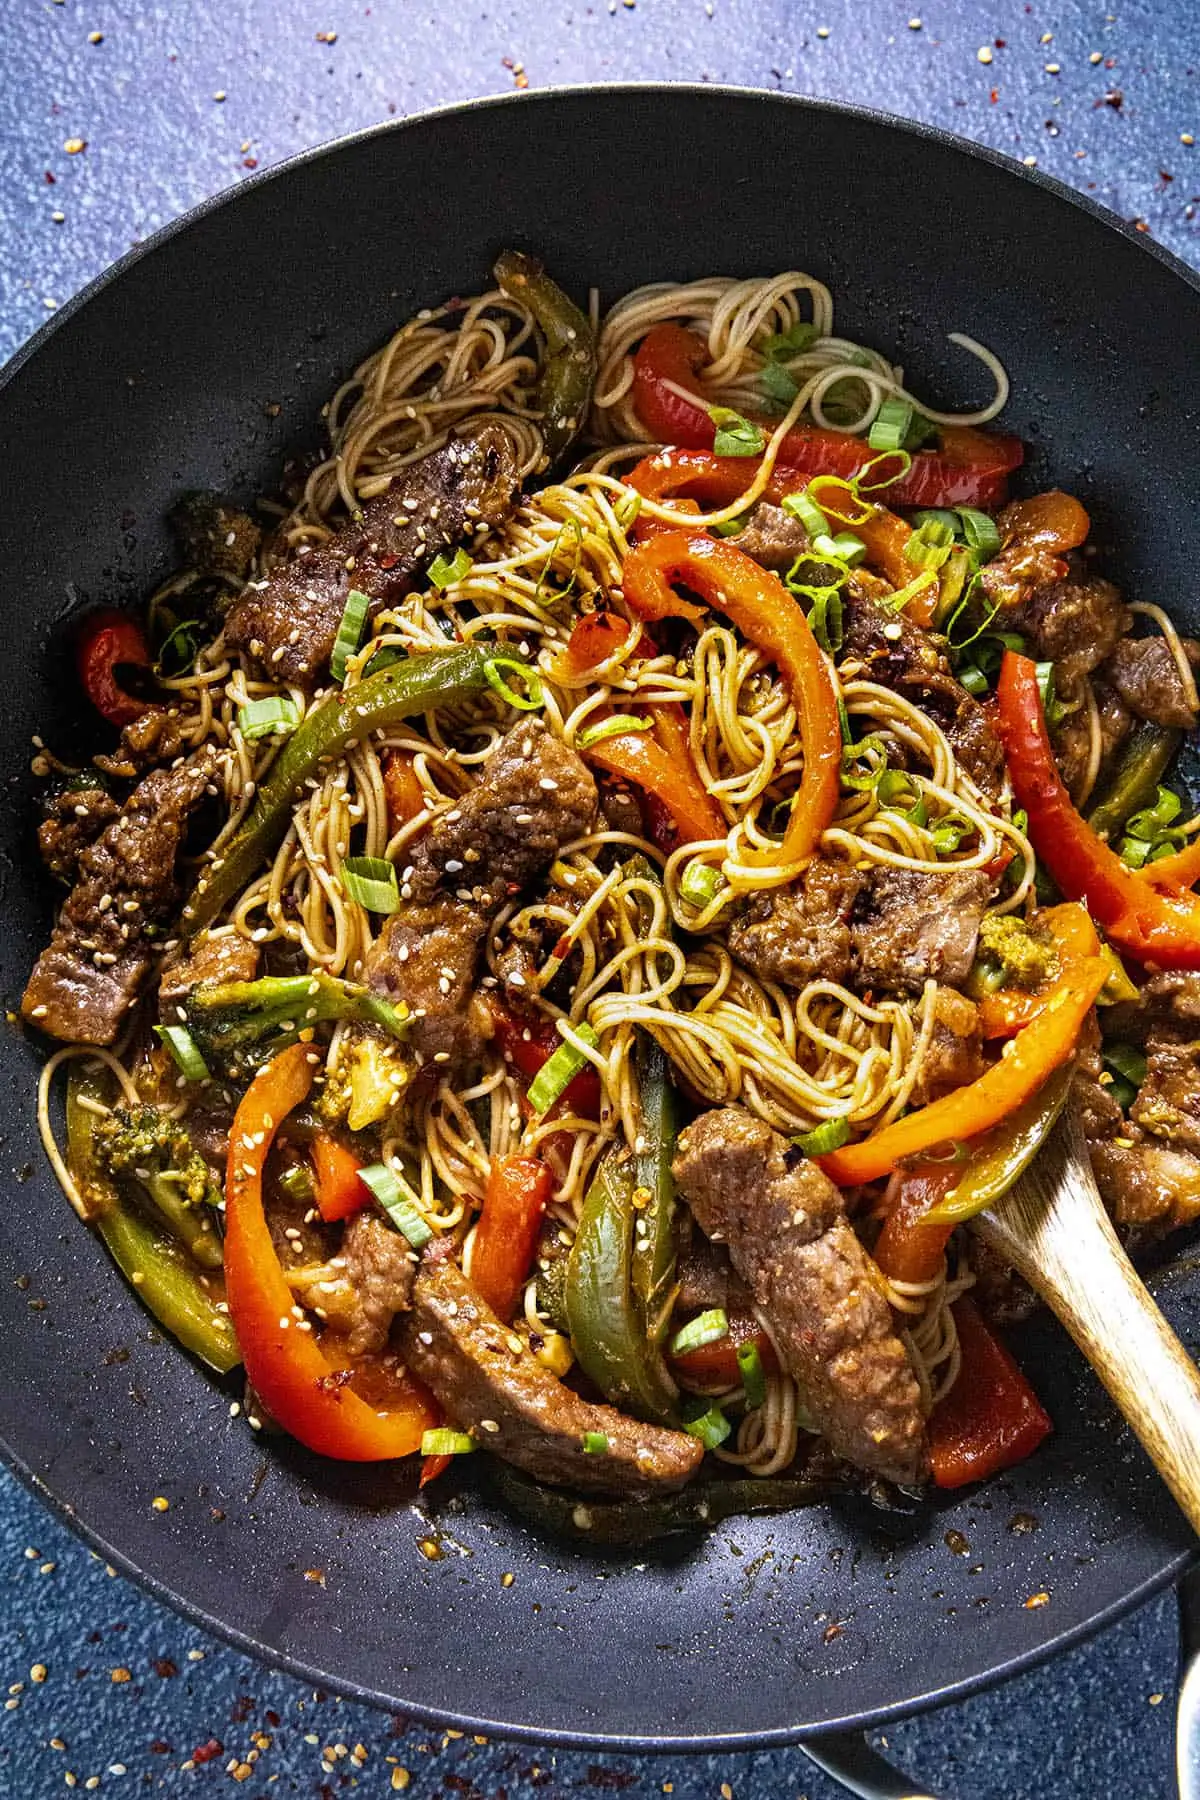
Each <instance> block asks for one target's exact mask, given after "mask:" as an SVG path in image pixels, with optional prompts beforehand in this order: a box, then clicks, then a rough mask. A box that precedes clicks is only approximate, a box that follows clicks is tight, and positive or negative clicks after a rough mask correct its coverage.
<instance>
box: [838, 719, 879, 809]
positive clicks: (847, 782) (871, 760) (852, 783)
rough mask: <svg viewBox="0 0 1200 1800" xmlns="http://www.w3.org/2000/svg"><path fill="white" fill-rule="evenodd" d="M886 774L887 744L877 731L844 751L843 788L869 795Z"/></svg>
mask: <svg viewBox="0 0 1200 1800" xmlns="http://www.w3.org/2000/svg"><path fill="white" fill-rule="evenodd" d="M860 763H861V764H862V765H863V766H862V767H861V768H860V767H858V765H859V764H860ZM886 772H887V743H886V741H885V740H884V739H883V738H882V737H881V736H880V734H879V733H878V732H877V731H872V732H871V733H870V734H869V736H867V737H865V738H863V739H862V741H861V742H860V743H857V744H847V746H846V748H845V749H844V750H843V751H842V786H843V787H847V788H849V789H850V790H851V791H852V792H853V793H858V794H869V793H870V792H871V790H872V788H875V787H878V785H879V781H880V778H881V777H882V776H883V775H884V774H886Z"/></svg>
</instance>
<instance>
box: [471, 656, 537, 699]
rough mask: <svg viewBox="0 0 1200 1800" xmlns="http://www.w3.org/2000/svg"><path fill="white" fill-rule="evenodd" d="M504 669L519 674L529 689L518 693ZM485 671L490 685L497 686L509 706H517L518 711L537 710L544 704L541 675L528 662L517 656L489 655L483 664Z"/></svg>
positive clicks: (501, 696)
mask: <svg viewBox="0 0 1200 1800" xmlns="http://www.w3.org/2000/svg"><path fill="white" fill-rule="evenodd" d="M504 669H511V670H512V671H513V673H514V674H516V675H519V676H520V677H521V679H522V681H523V682H524V683H525V686H526V689H527V690H528V691H527V692H526V693H524V694H518V693H517V691H516V690H515V688H512V687H510V686H509V684H508V682H507V681H505V679H504V676H503V674H502V671H503V670H504ZM483 672H484V674H485V675H486V677H487V681H488V686H489V687H493V688H495V690H496V692H497V693H498V694H499V696H500V698H501V699H502V700H503V701H505V702H506V703H507V704H508V705H509V706H515V707H516V709H517V711H518V712H537V710H538V708H539V707H540V706H541V705H542V703H543V700H544V698H545V696H544V694H543V692H542V678H541V676H540V675H539V674H538V672H537V670H536V669H531V668H530V667H529V665H528V664H527V663H523V662H518V661H517V659H516V657H515V656H489V657H488V659H487V661H486V662H485V663H484V665H483Z"/></svg>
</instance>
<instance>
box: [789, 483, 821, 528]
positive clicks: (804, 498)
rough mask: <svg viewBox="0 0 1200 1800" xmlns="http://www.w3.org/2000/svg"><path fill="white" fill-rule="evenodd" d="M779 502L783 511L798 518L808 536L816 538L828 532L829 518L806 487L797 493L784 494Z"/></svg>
mask: <svg viewBox="0 0 1200 1800" xmlns="http://www.w3.org/2000/svg"><path fill="white" fill-rule="evenodd" d="M781 504H782V506H783V510H784V512H785V513H791V515H792V517H793V519H799V521H800V523H801V524H802V525H803V527H804V529H805V531H807V533H808V535H809V537H810V538H818V537H821V536H823V535H825V534H826V533H827V532H828V530H829V520H828V519H827V518H826V517H825V514H824V513H823V512H822V511H821V509H820V507H819V506H818V505H817V503H816V501H815V500H814V499H812V498H811V496H810V495H809V493H808V490H807V488H805V489H802V490H801V492H800V493H798V494H785V495H784V496H783V500H782V502H781Z"/></svg>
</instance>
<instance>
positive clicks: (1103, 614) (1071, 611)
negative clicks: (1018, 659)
mask: <svg viewBox="0 0 1200 1800" xmlns="http://www.w3.org/2000/svg"><path fill="white" fill-rule="evenodd" d="M984 573H985V574H986V570H985V571H984ZM997 622H998V623H999V624H1002V625H1003V626H1004V629H1005V630H1006V631H1019V632H1020V633H1021V635H1022V636H1023V637H1024V638H1026V639H1027V640H1028V644H1029V649H1030V653H1031V654H1032V655H1034V656H1036V658H1037V660H1038V661H1039V662H1052V663H1053V664H1054V672H1055V678H1056V680H1057V683H1058V686H1059V688H1060V689H1061V690H1062V691H1064V692H1068V693H1069V692H1070V691H1071V690H1073V689H1074V688H1076V687H1077V686H1078V684H1079V681H1080V679H1081V678H1082V677H1083V676H1084V675H1090V674H1091V672H1092V670H1093V669H1098V668H1099V667H1100V664H1101V663H1102V662H1104V661H1105V659H1106V658H1107V657H1108V656H1110V655H1111V654H1112V652H1113V650H1114V649H1115V648H1116V646H1117V644H1118V642H1119V641H1120V639H1121V638H1123V637H1124V635H1125V633H1126V632H1127V631H1128V630H1129V627H1130V625H1131V624H1132V623H1133V615H1132V613H1130V611H1129V609H1128V607H1127V606H1126V605H1125V603H1124V601H1123V600H1122V599H1121V596H1120V593H1119V592H1118V590H1117V589H1116V588H1115V587H1114V586H1113V584H1112V582H1111V581H1101V580H1098V579H1094V578H1091V577H1080V578H1075V577H1068V578H1067V579H1066V580H1065V581H1052V582H1049V583H1047V584H1046V585H1044V586H1038V587H1034V588H1033V589H1032V591H1031V592H1030V593H1028V594H1027V596H1026V597H1025V598H1024V599H1023V600H1020V601H1018V602H1017V604H1015V605H1013V606H1006V607H1004V608H1003V610H1002V613H1001V616H1000V618H999V620H998V621H997Z"/></svg>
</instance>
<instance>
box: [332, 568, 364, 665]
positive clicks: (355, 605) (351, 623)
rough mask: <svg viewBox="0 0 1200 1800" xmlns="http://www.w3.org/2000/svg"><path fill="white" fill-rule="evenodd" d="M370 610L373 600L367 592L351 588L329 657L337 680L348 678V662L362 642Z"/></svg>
mask: <svg viewBox="0 0 1200 1800" xmlns="http://www.w3.org/2000/svg"><path fill="white" fill-rule="evenodd" d="M370 610H371V602H370V600H369V599H368V598H367V596H366V594H363V593H360V592H359V590H358V588H351V589H350V592H349V593H348V594H347V595H346V604H345V606H344V607H343V608H342V621H341V624H340V625H339V626H338V633H337V637H336V638H335V639H334V644H333V654H332V656H331V657H330V658H329V673H330V674H331V675H332V676H333V679H334V680H335V681H345V679H346V664H347V663H348V662H349V660H350V658H351V657H352V656H353V655H354V654H355V653H356V652H357V650H358V646H359V645H360V644H361V643H362V634H363V626H364V625H365V624H366V622H367V614H368V613H369V612H370Z"/></svg>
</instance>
